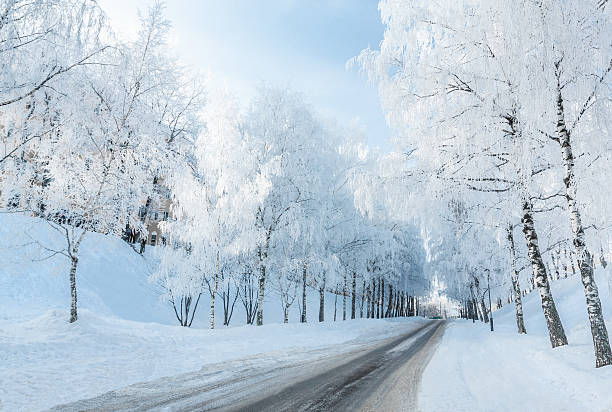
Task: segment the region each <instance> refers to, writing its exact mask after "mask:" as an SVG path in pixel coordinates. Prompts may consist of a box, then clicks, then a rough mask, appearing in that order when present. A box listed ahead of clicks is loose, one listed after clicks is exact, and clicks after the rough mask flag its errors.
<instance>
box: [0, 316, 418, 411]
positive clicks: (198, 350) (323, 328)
mask: <svg viewBox="0 0 612 412" xmlns="http://www.w3.org/2000/svg"><path fill="white" fill-rule="evenodd" d="M67 315H68V313H67V312H66V311H59V310H57V311H50V312H47V313H45V314H44V315H42V316H39V317H37V318H36V319H33V320H31V321H27V322H24V323H20V324H15V323H13V322H7V321H2V322H0V346H1V347H2V352H1V353H2V355H1V356H2V359H1V363H2V369H1V372H0V399H2V407H3V408H4V410H6V411H22V410H23V411H26V410H27V411H33V410H40V409H44V408H49V407H51V406H53V405H56V404H60V403H66V402H70V401H74V400H78V399H82V398H87V397H93V396H95V395H99V394H102V393H104V392H107V391H109V390H113V389H118V388H121V387H123V386H126V385H129V384H133V383H136V382H142V381H149V380H153V379H156V378H160V377H163V376H172V375H176V374H179V373H184V372H191V371H198V370H201V369H206V367H207V365H212V364H216V363H219V362H230V361H232V360H239V359H240V360H243V361H249V362H251V363H252V362H255V364H256V365H260V366H266V363H270V362H279V363H285V361H287V362H289V363H291V362H296V361H303V360H304V359H309V358H310V357H316V356H321V354H323V353H324V354H326V355H329V354H332V353H339V352H342V351H349V350H351V349H354V348H355V345H359V344H363V343H366V342H369V341H374V340H379V339H383V338H386V337H389V336H393V335H394V334H399V333H401V332H405V331H407V330H408V329H409V327H411V326H414V327H417V326H419V325H420V322H422V321H421V320H419V319H414V318H412V319H410V320H406V321H376V320H365V319H363V320H353V321H346V322H336V323H335V324H334V323H332V322H328V323H324V324H319V323H312V324H297V323H294V324H288V325H283V324H271V325H264V326H261V327H254V326H242V327H236V328H228V329H219V330H205V329H188V328H182V327H179V326H166V325H160V324H156V323H143V322H134V321H125V320H120V319H118V318H112V317H101V316H97V315H94V314H93V313H91V312H90V311H83V312H82V315H81V319H80V320H79V322H77V324H75V325H70V324H68V323H67V322H66V319H67ZM323 349H324V350H323ZM315 352H316V353H318V355H317V354H316V353H315ZM228 368H229V369H231V366H230V364H228Z"/></svg>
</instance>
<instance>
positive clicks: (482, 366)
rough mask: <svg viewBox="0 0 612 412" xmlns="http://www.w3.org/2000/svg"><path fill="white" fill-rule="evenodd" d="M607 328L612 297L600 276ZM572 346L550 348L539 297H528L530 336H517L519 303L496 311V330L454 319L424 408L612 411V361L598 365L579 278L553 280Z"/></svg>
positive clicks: (434, 363) (427, 381)
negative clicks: (515, 312) (515, 313)
mask: <svg viewBox="0 0 612 412" xmlns="http://www.w3.org/2000/svg"><path fill="white" fill-rule="evenodd" d="M597 282H598V285H599V286H600V293H601V299H602V304H603V306H604V312H605V314H606V321H607V326H608V331H609V332H612V330H611V328H612V302H611V301H610V296H609V295H608V288H607V284H606V279H605V278H604V276H603V274H602V273H601V272H599V273H598V277H597ZM552 289H553V296H554V297H555V302H556V303H557V308H558V310H559V313H560V316H561V320H562V322H563V325H564V327H565V331H566V334H567V336H568V340H569V345H568V346H564V347H561V348H556V349H554V350H553V349H551V347H550V342H549V340H548V334H547V331H546V325H545V321H544V316H543V315H542V309H541V306H540V297H539V295H538V294H537V291H536V292H533V293H531V294H529V295H528V296H526V297H524V298H523V305H524V311H525V316H526V317H525V323H526V328H527V333H528V334H527V335H522V336H519V335H518V334H517V333H516V320H515V315H514V305H513V304H510V305H506V306H504V307H503V308H501V309H500V310H498V311H496V312H494V325H495V332H493V333H491V332H490V330H489V325H488V324H487V325H485V324H481V323H479V322H477V323H476V324H472V322H471V321H464V320H457V321H454V322H449V323H448V325H447V329H446V332H445V334H444V337H443V339H442V343H441V345H440V347H439V348H438V351H437V352H436V353H435V354H434V356H433V358H432V360H431V362H430V363H429V365H428V367H427V369H426V370H425V373H424V375H423V379H422V384H421V389H420V393H419V407H420V409H421V410H423V411H444V410H453V411H496V412H503V411H519V410H522V411H534V412H535V411H542V412H544V411H612V390H611V386H610V385H611V384H612V366H608V367H604V368H600V369H596V368H595V357H594V355H593V344H592V340H591V334H590V328H589V326H588V318H587V314H586V306H585V303H584V293H583V290H582V285H581V283H580V279H579V277H578V276H574V277H572V278H569V279H564V280H559V281H556V282H553V284H552Z"/></svg>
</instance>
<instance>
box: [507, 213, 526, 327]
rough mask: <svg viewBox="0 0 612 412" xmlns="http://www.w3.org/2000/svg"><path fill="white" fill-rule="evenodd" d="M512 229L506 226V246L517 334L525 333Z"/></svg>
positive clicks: (510, 226)
mask: <svg viewBox="0 0 612 412" xmlns="http://www.w3.org/2000/svg"><path fill="white" fill-rule="evenodd" d="M513 232H514V229H513V227H512V224H509V225H508V244H509V245H510V261H511V264H512V290H513V292H514V304H515V308H516V327H517V329H518V333H519V334H521V333H527V331H526V330H525V322H524V320H523V301H522V298H521V286H520V283H519V272H518V270H517V269H516V248H515V247H514V233H513Z"/></svg>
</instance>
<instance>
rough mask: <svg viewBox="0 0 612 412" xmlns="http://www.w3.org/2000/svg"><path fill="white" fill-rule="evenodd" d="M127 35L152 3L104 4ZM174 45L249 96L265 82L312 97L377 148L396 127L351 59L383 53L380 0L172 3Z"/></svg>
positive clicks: (115, 0) (117, 0)
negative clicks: (350, 66)
mask: <svg viewBox="0 0 612 412" xmlns="http://www.w3.org/2000/svg"><path fill="white" fill-rule="evenodd" d="M100 3H101V5H102V7H103V8H104V9H105V10H106V11H107V13H108V14H109V15H110V17H111V19H112V20H113V23H114V24H115V25H116V27H117V28H118V30H119V31H122V32H124V33H127V34H128V35H129V33H131V32H133V31H134V30H135V27H136V26H137V21H138V20H137V10H138V8H141V9H144V8H146V7H147V5H148V4H150V1H146V0H100ZM166 5H167V14H168V18H169V19H170V20H171V21H172V23H173V26H174V32H173V41H172V44H173V45H174V47H175V48H176V52H177V54H178V55H179V56H180V57H181V59H182V60H183V61H184V62H185V63H186V64H188V65H190V66H192V67H194V68H197V69H198V70H202V71H204V72H208V71H210V72H211V73H212V74H213V75H214V76H216V77H222V78H224V79H225V80H226V82H227V83H228V84H229V86H230V88H231V89H233V90H235V92H236V93H237V94H238V95H241V96H243V98H244V99H247V98H248V97H250V95H251V94H252V93H253V90H254V89H255V88H256V87H257V86H258V85H260V84H262V83H267V84H272V85H278V86H286V87H289V88H291V89H293V90H296V91H300V92H302V93H304V94H305V95H306V96H307V98H308V99H309V100H310V101H311V102H312V103H313V104H314V105H315V106H316V107H317V109H319V110H320V111H321V112H322V113H323V114H324V115H327V116H333V117H336V118H338V119H339V120H340V121H341V122H343V123H347V122H351V121H354V120H355V119H359V122H360V124H361V125H363V126H364V127H365V131H366V134H367V135H368V139H369V143H370V144H371V145H377V146H380V147H381V148H382V149H383V150H388V149H389V147H390V144H389V130H388V128H387V126H386V123H385V119H384V115H383V113H382V111H381V108H380V105H379V99H378V95H377V91H376V87H375V86H374V85H371V84H368V83H367V82H366V80H365V79H364V78H363V77H362V76H361V75H360V74H359V73H358V72H357V70H355V69H354V70H350V71H347V70H346V69H345V64H346V61H347V60H348V59H350V58H351V57H353V56H355V55H356V54H358V53H359V52H360V51H361V50H362V49H363V48H366V47H368V46H371V47H373V48H378V45H379V43H380V41H381V40H382V37H383V31H384V27H383V26H382V24H381V22H380V15H379V13H378V8H377V7H378V1H377V0H325V1H324V0H168V1H167V2H166Z"/></svg>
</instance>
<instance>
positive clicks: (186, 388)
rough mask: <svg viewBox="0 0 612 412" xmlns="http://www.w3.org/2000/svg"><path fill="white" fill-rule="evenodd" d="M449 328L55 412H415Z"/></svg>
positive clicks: (225, 370) (221, 372) (142, 389)
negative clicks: (429, 367) (428, 368)
mask: <svg viewBox="0 0 612 412" xmlns="http://www.w3.org/2000/svg"><path fill="white" fill-rule="evenodd" d="M443 329H444V322H443V321H431V322H428V323H426V324H424V325H423V326H421V327H419V328H418V329H416V330H411V331H410V332H407V333H405V334H402V335H399V336H396V337H394V338H391V339H387V340H383V341H379V342H377V343H376V344H370V345H362V346H360V347H358V348H357V349H354V350H352V351H350V352H348V353H343V354H341V355H339V354H333V355H330V356H327V355H326V354H325V353H320V354H319V356H317V354H313V356H315V357H316V358H315V359H314V360H311V361H302V362H297V363H292V364H289V365H287V364H284V363H283V362H282V360H279V361H278V362H277V364H276V365H269V364H268V365H266V366H261V365H259V364H258V363H256V362H255V361H253V363H252V364H250V363H249V361H238V362H233V363H232V362H228V363H226V364H220V365H218V369H217V370H211V369H210V368H207V370H206V371H204V370H203V371H200V372H195V373H188V374H182V375H178V376H175V377H169V378H163V379H159V380H156V381H152V382H146V383H141V384H136V385H131V386H129V387H126V388H123V389H121V390H117V391H112V392H108V393H106V394H103V395H100V396H98V397H96V398H92V399H87V400H82V401H78V402H74V403H71V404H66V405H59V406H56V407H55V408H53V409H52V410H55V411H151V410H155V411H209V410H222V411H257V412H259V411H275V412H277V411H357V410H363V411H369V410H372V411H373V410H377V411H380V410H385V411H414V410H417V407H418V406H417V393H418V385H419V382H420V377H421V374H422V372H423V370H424V369H425V366H426V365H427V362H428V361H429V359H430V357H431V356H432V355H433V353H434V352H435V349H436V347H437V343H438V341H439V338H440V336H441V335H442V331H443Z"/></svg>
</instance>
